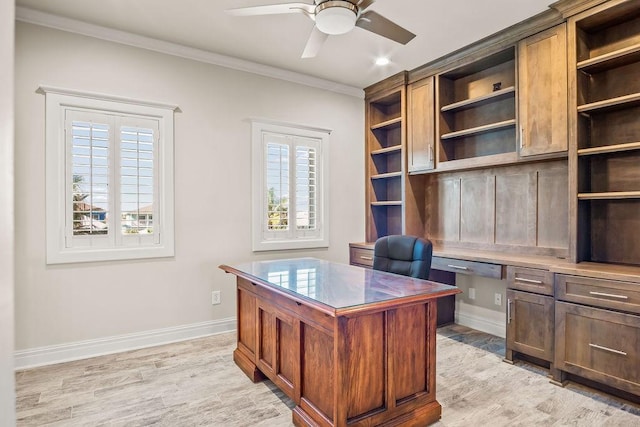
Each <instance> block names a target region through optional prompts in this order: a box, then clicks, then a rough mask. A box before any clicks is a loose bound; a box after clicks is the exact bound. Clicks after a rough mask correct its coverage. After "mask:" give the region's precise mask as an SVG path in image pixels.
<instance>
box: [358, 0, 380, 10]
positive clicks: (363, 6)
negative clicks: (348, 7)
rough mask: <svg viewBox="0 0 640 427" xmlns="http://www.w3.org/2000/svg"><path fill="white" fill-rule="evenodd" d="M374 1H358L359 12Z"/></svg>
mask: <svg viewBox="0 0 640 427" xmlns="http://www.w3.org/2000/svg"><path fill="white" fill-rule="evenodd" d="M375 1H376V0H360V2H359V3H358V9H359V10H360V12H362V11H363V10H365V9H366V8H368V7H369V6H371V5H372V4H373V3H375Z"/></svg>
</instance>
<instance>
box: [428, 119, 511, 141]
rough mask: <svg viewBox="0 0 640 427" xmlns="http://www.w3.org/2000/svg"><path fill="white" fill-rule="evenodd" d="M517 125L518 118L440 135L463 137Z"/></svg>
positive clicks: (444, 136) (443, 137) (452, 137)
mask: <svg viewBox="0 0 640 427" xmlns="http://www.w3.org/2000/svg"><path fill="white" fill-rule="evenodd" d="M515 125H516V119H510V120H505V121H502V122H497V123H490V124H488V125H483V126H477V127H474V128H469V129H463V130H459V131H457V132H450V133H445V134H444V135H442V136H441V137H440V139H443V140H447V139H456V138H462V137H465V136H472V135H477V134H481V133H485V132H490V131H493V130H498V129H502V128H509V127H514V126H515Z"/></svg>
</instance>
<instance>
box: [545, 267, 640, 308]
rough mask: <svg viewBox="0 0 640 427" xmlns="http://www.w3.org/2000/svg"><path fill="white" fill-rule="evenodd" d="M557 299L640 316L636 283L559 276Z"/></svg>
mask: <svg viewBox="0 0 640 427" xmlns="http://www.w3.org/2000/svg"><path fill="white" fill-rule="evenodd" d="M556 298H557V299H559V300H563V301H570V302H577V303H580V304H587V305H593V306H596V307H602V308H611V309H614V310H621V311H628V312H631V313H638V314H640V285H638V284H636V283H629V282H620V281H617V280H604V279H593V278H590V277H581V276H568V275H564V274H558V275H556Z"/></svg>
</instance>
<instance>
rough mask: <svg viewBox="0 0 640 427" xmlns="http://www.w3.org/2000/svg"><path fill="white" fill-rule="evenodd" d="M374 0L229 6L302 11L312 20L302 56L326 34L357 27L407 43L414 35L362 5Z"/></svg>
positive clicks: (256, 11) (250, 11) (257, 11)
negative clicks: (313, 23) (310, 30)
mask: <svg viewBox="0 0 640 427" xmlns="http://www.w3.org/2000/svg"><path fill="white" fill-rule="evenodd" d="M374 1H375V0H352V1H347V0H314V4H307V3H282V4H271V5H265V6H254V7H242V8H238V9H229V10H227V11H226V12H227V13H229V14H230V15H235V16H251V15H275V14H284V13H302V14H304V15H307V16H308V17H309V18H310V19H311V20H312V21H315V26H314V27H313V31H312V32H311V35H310V36H309V40H308V41H307V45H306V46H305V48H304V52H303V53H302V57H303V58H312V57H314V56H316V54H317V53H318V51H319V50H320V47H322V44H323V43H324V42H325V40H326V39H327V37H329V35H337V34H344V33H348V32H349V31H351V30H352V29H353V28H354V27H360V28H362V29H365V30H367V31H371V32H372V33H376V34H378V35H381V36H383V37H386V38H388V39H391V40H393V41H395V42H398V43H402V44H407V43H409V42H410V41H411V40H412V39H413V38H414V37H415V36H416V35H415V34H413V33H412V32H410V31H407V30H405V29H404V28H402V27H401V26H399V25H397V24H395V23H394V22H392V21H390V20H388V19H387V18H385V17H384V16H382V15H379V14H377V13H376V12H374V11H371V10H369V11H367V10H366V9H367V8H368V7H369V6H371V5H372V4H373V3H374Z"/></svg>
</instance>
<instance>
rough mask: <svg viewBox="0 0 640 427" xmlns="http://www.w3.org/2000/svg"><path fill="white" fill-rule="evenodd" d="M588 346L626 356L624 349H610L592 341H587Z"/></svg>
mask: <svg viewBox="0 0 640 427" xmlns="http://www.w3.org/2000/svg"><path fill="white" fill-rule="evenodd" d="M589 347H593V348H597V349H599V350H604V351H608V352H610V353H615V354H620V355H622V356H626V355H627V353H626V352H624V351H620V350H614V349H612V348H609V347H603V346H601V345H598V344H592V343H589Z"/></svg>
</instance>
